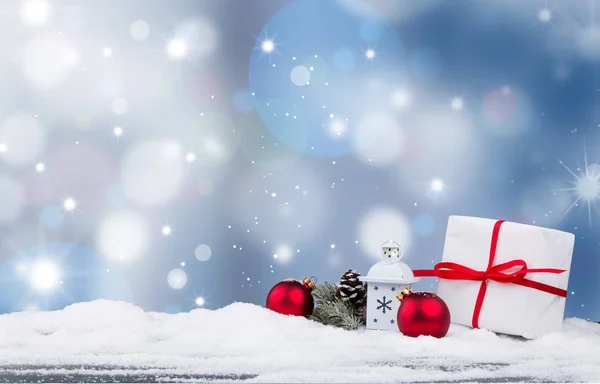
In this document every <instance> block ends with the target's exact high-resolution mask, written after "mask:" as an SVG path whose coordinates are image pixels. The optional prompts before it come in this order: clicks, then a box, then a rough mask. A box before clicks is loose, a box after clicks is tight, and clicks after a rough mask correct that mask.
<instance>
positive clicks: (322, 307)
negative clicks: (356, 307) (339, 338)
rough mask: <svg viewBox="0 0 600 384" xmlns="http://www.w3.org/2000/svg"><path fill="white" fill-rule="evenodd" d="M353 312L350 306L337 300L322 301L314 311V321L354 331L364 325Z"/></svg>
mask: <svg viewBox="0 0 600 384" xmlns="http://www.w3.org/2000/svg"><path fill="white" fill-rule="evenodd" d="M353 312H354V311H353V309H352V307H351V306H350V305H348V304H347V303H345V302H343V301H342V300H340V299H337V298H336V299H335V300H333V301H322V302H321V303H320V304H319V306H317V307H316V308H315V310H314V311H313V316H312V319H313V320H315V321H318V322H319V323H322V324H325V325H332V326H334V327H339V328H344V329H347V330H353V329H358V328H359V327H360V326H361V325H362V320H361V319H360V318H359V317H357V316H355V315H354V313H353Z"/></svg>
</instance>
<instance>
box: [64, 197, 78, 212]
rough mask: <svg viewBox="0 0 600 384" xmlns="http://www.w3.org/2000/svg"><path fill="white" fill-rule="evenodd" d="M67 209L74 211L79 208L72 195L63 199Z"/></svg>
mask: <svg viewBox="0 0 600 384" xmlns="http://www.w3.org/2000/svg"><path fill="white" fill-rule="evenodd" d="M63 208H64V209H65V211H69V212H70V211H74V210H75V209H76V208H77V202H76V201H75V199H73V198H72V197H68V198H66V199H65V201H63Z"/></svg>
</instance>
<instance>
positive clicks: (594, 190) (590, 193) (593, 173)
mask: <svg viewBox="0 0 600 384" xmlns="http://www.w3.org/2000/svg"><path fill="white" fill-rule="evenodd" d="M583 159H584V165H585V168H584V169H583V170H582V171H580V174H579V175H577V174H576V173H575V172H573V171H572V170H571V168H569V167H568V166H567V165H566V164H565V163H563V162H562V161H561V160H558V162H559V164H560V165H562V166H563V167H564V168H565V169H566V170H567V172H569V173H570V174H571V176H573V180H572V181H571V184H572V185H573V187H571V188H563V189H558V190H555V191H567V192H571V193H573V194H574V198H575V200H574V201H573V203H572V204H571V206H569V208H567V210H566V211H565V213H564V214H563V215H562V216H561V218H560V220H562V219H563V218H564V217H565V216H566V215H567V213H569V212H570V211H571V209H573V207H576V206H578V203H579V202H580V201H583V202H585V203H586V205H587V211H588V220H589V223H590V226H591V225H592V205H595V204H596V202H597V201H598V200H600V165H598V164H588V160H587V151H586V150H585V149H584V152H583ZM578 170H579V169H578Z"/></svg>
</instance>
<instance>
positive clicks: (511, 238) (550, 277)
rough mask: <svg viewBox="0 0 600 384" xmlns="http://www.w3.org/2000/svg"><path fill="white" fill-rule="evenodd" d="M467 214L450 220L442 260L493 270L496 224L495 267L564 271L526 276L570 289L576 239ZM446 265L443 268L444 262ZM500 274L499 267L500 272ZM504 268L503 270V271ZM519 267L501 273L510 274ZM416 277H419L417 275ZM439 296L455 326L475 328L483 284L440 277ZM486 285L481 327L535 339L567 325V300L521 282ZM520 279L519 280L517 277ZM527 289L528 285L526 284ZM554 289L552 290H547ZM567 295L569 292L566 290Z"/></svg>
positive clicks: (480, 312) (560, 233) (571, 236)
mask: <svg viewBox="0 0 600 384" xmlns="http://www.w3.org/2000/svg"><path fill="white" fill-rule="evenodd" d="M497 222H498V221H497V220H490V219H482V218H476V217H466V216H450V218H449V219H448V228H447V231H446V241H445V244H444V253H443V257H442V262H443V263H446V262H450V263H456V264H460V265H462V266H465V267H468V268H470V269H472V270H475V271H478V272H485V271H486V270H488V263H489V261H490V252H491V243H492V236H493V232H494V228H495V226H497V227H498V228H497V243H496V249H495V256H494V260H493V264H492V267H493V266H498V265H499V264H502V263H507V262H510V261H512V260H523V261H525V262H526V264H527V266H526V268H527V269H547V268H553V269H559V270H565V272H562V273H548V272H538V273H527V274H526V275H525V276H524V278H525V279H526V280H529V281H533V282H534V283H533V284H532V283H530V282H528V281H524V282H522V283H528V285H536V282H537V283H542V284H545V285H546V286H550V287H555V290H556V288H557V289H558V290H566V289H567V286H568V282H569V270H570V266H571V257H572V254H573V246H574V243H575V236H574V235H573V234H571V233H567V232H562V231H557V230H554V229H547V228H541V227H536V226H532V225H525V224H517V223H512V222H503V223H502V224H496V223H497ZM443 263H442V264H443ZM496 269H497V270H498V268H496ZM499 269H502V268H501V267H500V268H499ZM517 269H518V268H512V269H510V270H505V271H496V272H500V273H507V274H509V273H511V272H513V271H515V270H517ZM415 275H417V276H418V274H417V273H416V271H415ZM438 277H440V278H439V285H438V296H440V297H441V298H442V299H443V300H444V301H445V302H446V304H447V305H448V308H449V309H450V314H451V318H452V322H453V323H455V324H461V325H466V326H474V323H473V313H474V310H475V308H476V301H477V298H478V295H479V292H480V289H481V285H482V281H480V280H477V281H473V280H450V279H445V278H443V277H442V276H439V275H438ZM482 280H485V281H486V286H487V289H486V291H485V294H484V296H483V301H482V302H481V308H480V311H479V317H478V324H477V323H476V324H475V325H478V327H479V328H484V329H488V330H490V331H494V332H498V333H504V334H509V335H516V336H522V337H525V338H527V339H534V338H537V337H539V336H542V335H544V334H547V333H549V332H554V331H559V330H560V329H561V327H562V323H563V316H564V310H565V301H566V298H565V297H561V295H559V294H555V293H548V292H545V291H543V290H540V289H536V288H533V287H531V286H523V285H520V284H518V283H514V282H508V283H501V282H497V281H493V280H491V279H482ZM517 280H518V279H517ZM526 285H527V284H526ZM545 289H549V288H545ZM562 294H563V295H564V294H566V292H564V291H563V293H562Z"/></svg>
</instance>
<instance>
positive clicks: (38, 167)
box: [35, 163, 46, 173]
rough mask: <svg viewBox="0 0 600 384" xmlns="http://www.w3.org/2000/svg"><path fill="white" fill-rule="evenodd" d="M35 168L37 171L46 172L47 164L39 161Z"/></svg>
mask: <svg viewBox="0 0 600 384" xmlns="http://www.w3.org/2000/svg"><path fill="white" fill-rule="evenodd" d="M35 170H36V171H37V172H40V173H42V172H44V171H45V170H46V164H44V163H37V164H36V165H35Z"/></svg>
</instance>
